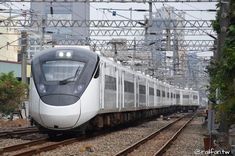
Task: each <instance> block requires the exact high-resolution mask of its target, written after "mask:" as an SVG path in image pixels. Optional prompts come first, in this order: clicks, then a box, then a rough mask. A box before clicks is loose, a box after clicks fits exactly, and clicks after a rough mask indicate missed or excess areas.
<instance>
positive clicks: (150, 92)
mask: <svg viewBox="0 0 235 156" xmlns="http://www.w3.org/2000/svg"><path fill="white" fill-rule="evenodd" d="M149 95H154V89H153V88H151V87H150V88H149Z"/></svg>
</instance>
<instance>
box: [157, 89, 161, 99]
mask: <svg viewBox="0 0 235 156" xmlns="http://www.w3.org/2000/svg"><path fill="white" fill-rule="evenodd" d="M157 96H159V97H160V96H161V91H160V90H159V89H157Z"/></svg>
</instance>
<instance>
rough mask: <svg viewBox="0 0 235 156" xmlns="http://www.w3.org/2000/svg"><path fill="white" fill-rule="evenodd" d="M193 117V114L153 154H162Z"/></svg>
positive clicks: (158, 155)
mask: <svg viewBox="0 0 235 156" xmlns="http://www.w3.org/2000/svg"><path fill="white" fill-rule="evenodd" d="M194 117H195V115H194V116H193V117H191V118H190V119H189V120H188V121H187V122H186V123H185V124H184V125H183V126H182V127H181V128H180V129H179V130H178V131H177V132H176V133H175V134H174V135H173V136H172V137H171V138H170V139H169V140H168V141H167V142H166V143H165V144H164V145H163V146H162V147H161V148H160V149H159V150H158V151H157V152H156V153H155V154H154V156H160V155H162V154H163V153H164V152H165V151H166V149H167V148H168V147H169V146H170V145H171V143H172V142H173V141H174V140H175V139H176V138H177V137H178V136H179V135H180V133H181V132H182V130H183V129H184V128H185V127H186V125H188V124H189V123H190V122H191V121H192V120H193V118H194Z"/></svg>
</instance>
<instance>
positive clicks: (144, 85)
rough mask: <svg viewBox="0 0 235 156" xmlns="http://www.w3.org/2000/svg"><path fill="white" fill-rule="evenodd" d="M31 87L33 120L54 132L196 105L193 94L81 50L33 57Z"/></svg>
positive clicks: (196, 97) (54, 51)
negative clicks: (104, 118) (99, 120)
mask: <svg viewBox="0 0 235 156" xmlns="http://www.w3.org/2000/svg"><path fill="white" fill-rule="evenodd" d="M30 84H31V86H30V87H31V89H30V109H29V111H30V116H31V118H32V120H33V121H34V122H35V123H36V124H37V125H38V126H40V127H43V128H45V129H48V130H55V131H62V130H63V131H65V130H71V129H75V128H79V127H80V126H81V125H83V124H84V123H87V122H89V121H90V120H91V119H94V118H95V117H96V116H99V115H101V114H109V116H112V115H113V114H115V115H116V114H118V115H120V113H122V115H123V114H124V116H125V115H126V114H127V115H128V116H129V115H130V112H131V113H132V116H140V115H142V114H143V112H144V111H147V112H151V113H150V114H153V112H157V111H156V110H157V109H161V108H170V107H174V108H176V107H177V106H182V105H183V106H188V105H190V106H198V105H199V94H198V92H197V91H193V90H190V89H179V88H178V87H175V86H172V85H169V84H167V83H165V82H161V81H159V80H157V79H155V78H152V77H150V76H146V75H144V74H142V73H140V72H135V71H133V70H131V69H130V68H127V67H123V66H122V65H121V64H118V63H115V62H113V61H111V60H109V59H107V58H103V57H101V56H99V55H97V54H96V53H94V52H91V51H89V50H85V49H82V48H69V47H64V48H62V47H61V48H52V49H48V50H45V51H43V52H41V53H40V54H38V55H36V56H35V57H34V58H33V60H32V78H31V83H30ZM166 110H168V109H166ZM126 112H127V113H126ZM139 112H141V113H140V115H139V114H138V113H139ZM125 113H126V114H125ZM115 115H114V116H115ZM128 116H127V117H125V118H129V117H128ZM109 120H110V119H109Z"/></svg>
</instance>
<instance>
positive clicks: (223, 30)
mask: <svg viewBox="0 0 235 156" xmlns="http://www.w3.org/2000/svg"><path fill="white" fill-rule="evenodd" d="M220 5H221V8H220V9H221V14H220V23H219V24H220V33H219V34H218V48H217V54H216V60H218V61H219V60H220V58H221V57H222V56H223V52H222V50H223V45H224V43H225V38H226V36H227V29H228V25H229V11H230V9H229V6H230V0H221V1H220Z"/></svg>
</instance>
